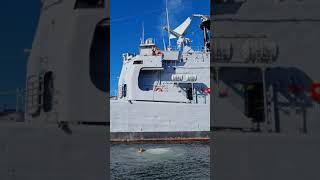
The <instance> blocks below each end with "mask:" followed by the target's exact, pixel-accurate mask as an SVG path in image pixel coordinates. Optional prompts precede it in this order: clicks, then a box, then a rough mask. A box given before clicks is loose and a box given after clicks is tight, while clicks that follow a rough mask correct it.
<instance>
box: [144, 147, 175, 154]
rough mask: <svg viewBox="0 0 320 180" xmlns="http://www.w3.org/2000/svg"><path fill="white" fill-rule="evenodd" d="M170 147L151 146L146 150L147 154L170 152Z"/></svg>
mask: <svg viewBox="0 0 320 180" xmlns="http://www.w3.org/2000/svg"><path fill="white" fill-rule="evenodd" d="M170 150H171V149H170V148H153V149H148V150H147V151H146V152H147V153H149V154H165V153H168V152H170Z"/></svg>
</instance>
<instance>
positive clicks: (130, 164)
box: [111, 143, 210, 180]
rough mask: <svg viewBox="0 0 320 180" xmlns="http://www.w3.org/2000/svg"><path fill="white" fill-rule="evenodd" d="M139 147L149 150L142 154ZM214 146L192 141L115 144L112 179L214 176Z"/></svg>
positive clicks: (112, 150)
mask: <svg viewBox="0 0 320 180" xmlns="http://www.w3.org/2000/svg"><path fill="white" fill-rule="evenodd" d="M139 147H143V148H144V149H146V151H145V152H143V153H139V152H138V149H139ZM209 156H210V146H209V144H207V143H190V144H142V145H141V144H114V145H111V177H112V179H197V180H198V179H200V180H201V179H210V177H209V176H210V157H209Z"/></svg>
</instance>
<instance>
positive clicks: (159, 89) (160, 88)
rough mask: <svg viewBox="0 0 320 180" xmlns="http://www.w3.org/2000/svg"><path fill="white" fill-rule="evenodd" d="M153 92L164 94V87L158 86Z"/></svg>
mask: <svg viewBox="0 0 320 180" xmlns="http://www.w3.org/2000/svg"><path fill="white" fill-rule="evenodd" d="M153 91H155V92H162V87H161V86H157V87H155V88H154V90H153Z"/></svg>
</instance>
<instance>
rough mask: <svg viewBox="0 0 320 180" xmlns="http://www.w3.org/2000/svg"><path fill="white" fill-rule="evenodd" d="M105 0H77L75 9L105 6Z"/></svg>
mask: <svg viewBox="0 0 320 180" xmlns="http://www.w3.org/2000/svg"><path fill="white" fill-rule="evenodd" d="M104 1H105V0H77V2H76V5H75V9H89V8H91V9H94V8H104V6H105V2H104Z"/></svg>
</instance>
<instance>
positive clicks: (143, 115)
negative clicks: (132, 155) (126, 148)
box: [110, 15, 211, 139]
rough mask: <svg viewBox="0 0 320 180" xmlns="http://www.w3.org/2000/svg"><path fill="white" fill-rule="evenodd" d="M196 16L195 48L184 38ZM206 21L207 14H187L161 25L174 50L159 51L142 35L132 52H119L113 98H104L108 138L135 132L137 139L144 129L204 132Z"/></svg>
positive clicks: (207, 84) (207, 97)
mask: <svg viewBox="0 0 320 180" xmlns="http://www.w3.org/2000/svg"><path fill="white" fill-rule="evenodd" d="M197 17H200V18H201V25H200V27H201V29H202V30H203V32H204V45H203V48H202V49H200V50H196V49H193V48H192V47H191V46H190V41H191V40H190V39H189V38H186V37H185V34H186V30H187V29H188V27H189V25H190V23H191V21H192V18H197ZM209 25H210V23H209V18H208V17H207V16H204V15H193V16H192V17H188V18H187V19H186V20H185V21H184V22H183V23H182V24H181V25H180V26H178V27H177V28H176V29H174V30H171V29H168V28H165V29H166V30H167V31H168V32H169V33H170V38H171V39H176V40H177V48H175V49H174V48H172V47H170V46H169V47H168V48H167V49H165V50H163V51H161V50H160V48H158V47H157V45H156V44H155V43H154V41H153V39H152V38H148V39H146V40H145V41H141V43H140V46H139V53H138V54H137V55H135V54H130V53H125V54H123V56H122V57H123V66H122V70H121V74H120V77H119V82H118V99H117V100H111V101H110V102H111V112H110V113H111V136H112V137H113V138H114V139H128V138H129V137H131V138H132V136H128V135H130V134H132V133H138V132H140V133H142V134H139V136H140V137H143V138H147V137H145V135H143V133H146V132H148V133H157V132H165V133H161V135H159V134H157V136H153V135H151V136H150V137H152V138H161V137H168V136H170V137H172V136H173V137H177V136H178V137H180V135H178V134H179V132H188V133H186V135H187V136H188V137H193V136H194V135H196V133H195V132H197V133H198V134H199V135H200V134H202V133H199V132H208V131H209V130H210V122H209V121H210V120H209V105H210V101H209V100H210V92H211V89H210V68H209V67H210V51H209V48H208V47H209V42H210V41H209V36H210V33H209V29H210V28H209ZM176 133H178V134H176ZM169 134H171V135H169ZM175 134H176V135H175ZM180 134H181V133H180ZM118 135H120V136H118ZM121 135H124V136H121ZM181 136H184V135H181ZM134 138H135V137H133V139H134Z"/></svg>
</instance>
